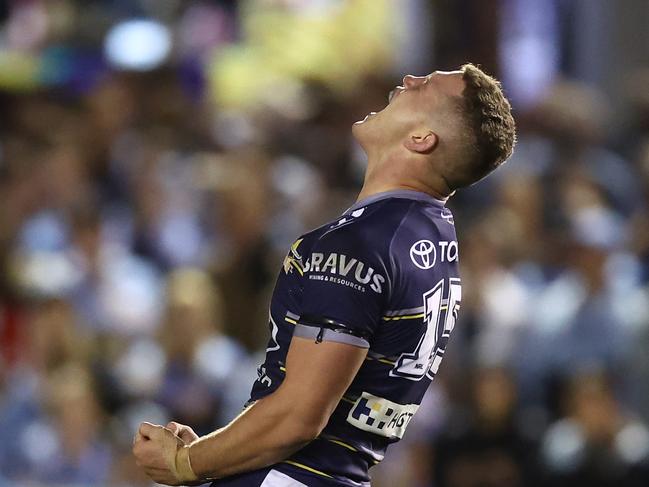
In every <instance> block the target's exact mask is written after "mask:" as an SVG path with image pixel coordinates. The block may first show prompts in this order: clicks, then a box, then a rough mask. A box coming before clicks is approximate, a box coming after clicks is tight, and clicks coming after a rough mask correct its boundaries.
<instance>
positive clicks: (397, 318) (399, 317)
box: [383, 313, 424, 321]
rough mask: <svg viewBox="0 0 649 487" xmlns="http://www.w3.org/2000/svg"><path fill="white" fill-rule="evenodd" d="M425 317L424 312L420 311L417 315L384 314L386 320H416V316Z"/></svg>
mask: <svg viewBox="0 0 649 487" xmlns="http://www.w3.org/2000/svg"><path fill="white" fill-rule="evenodd" d="M423 317H424V313H418V314H416V315H402V316H384V317H383V320H385V321H396V320H414V319H415V318H423Z"/></svg>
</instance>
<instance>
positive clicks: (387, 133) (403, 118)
mask: <svg viewBox="0 0 649 487" xmlns="http://www.w3.org/2000/svg"><path fill="white" fill-rule="evenodd" d="M462 75H463V73H462V71H435V72H433V73H431V74H429V75H428V76H412V75H407V76H405V77H404V78H403V84H402V85H401V86H397V87H396V88H394V90H392V91H391V92H390V93H389V95H388V105H387V106H386V107H385V108H384V109H383V110H381V111H380V112H378V113H377V112H372V113H370V114H369V115H367V116H366V117H365V118H364V119H363V120H361V121H358V122H356V123H355V124H354V126H353V129H352V130H353V133H354V135H355V136H356V137H357V138H358V139H359V141H361V143H363V141H365V140H367V139H369V140H372V139H374V140H380V141H384V142H388V141H394V140H396V139H400V138H401V137H403V135H404V134H405V133H407V132H408V131H409V130H410V129H411V128H412V127H413V126H415V125H417V124H420V123H423V122H425V121H427V120H429V119H430V117H431V115H434V114H435V113H436V112H438V111H439V110H440V109H441V108H442V107H443V106H444V107H445V106H446V104H444V102H445V101H446V100H445V98H447V97H448V96H461V95H462V91H463V90H464V80H463V79H462Z"/></svg>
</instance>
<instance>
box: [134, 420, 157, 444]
mask: <svg viewBox="0 0 649 487" xmlns="http://www.w3.org/2000/svg"><path fill="white" fill-rule="evenodd" d="M158 428H159V427H158V426H156V425H154V424H151V423H147V422H146V421H144V422H143V423H140V428H139V429H138V432H139V433H140V434H141V435H142V436H143V437H144V439H146V440H150V439H151V438H153V436H154V435H155V434H156V433H157V430H158Z"/></svg>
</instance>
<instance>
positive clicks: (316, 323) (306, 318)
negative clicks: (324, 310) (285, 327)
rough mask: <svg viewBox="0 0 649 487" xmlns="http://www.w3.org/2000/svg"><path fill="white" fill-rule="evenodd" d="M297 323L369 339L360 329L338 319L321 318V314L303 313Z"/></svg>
mask: <svg viewBox="0 0 649 487" xmlns="http://www.w3.org/2000/svg"><path fill="white" fill-rule="evenodd" d="M298 323H300V324H301V325H304V326H312V327H314V328H323V329H327V330H332V331H335V332H338V333H346V334H348V335H352V336H355V337H358V338H362V339H364V340H367V341H369V339H370V338H371V337H370V334H369V333H364V332H362V331H360V330H355V329H353V328H349V327H348V326H347V325H345V324H343V323H340V322H339V321H335V320H332V319H330V318H323V317H321V316H312V315H303V316H300V319H299V320H298Z"/></svg>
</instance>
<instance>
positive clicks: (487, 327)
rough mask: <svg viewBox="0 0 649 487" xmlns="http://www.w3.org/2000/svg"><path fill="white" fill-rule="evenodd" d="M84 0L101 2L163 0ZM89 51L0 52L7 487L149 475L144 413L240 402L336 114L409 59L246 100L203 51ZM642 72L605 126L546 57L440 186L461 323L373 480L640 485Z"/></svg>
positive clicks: (645, 305)
mask: <svg viewBox="0 0 649 487" xmlns="http://www.w3.org/2000/svg"><path fill="white" fill-rule="evenodd" d="M0 3H1V7H2V8H1V9H0V12H1V15H2V16H3V18H2V22H3V27H2V32H1V35H0V40H1V42H0V46H4V47H3V49H4V48H6V47H7V45H11V43H12V42H13V43H14V44H16V43H18V44H19V45H18V47H17V48H16V49H17V51H18V52H20V50H21V49H22V50H23V51H25V50H27V51H29V50H34V51H39V52H42V51H43V49H44V46H50V47H51V46H54V45H56V43H57V42H61V38H59V37H57V36H53V37H47V36H45V37H44V38H43V39H41V40H37V41H34V40H33V39H32V40H29V39H27V40H25V39H24V37H29V36H27V35H26V34H25V31H24V30H21V28H22V29H29V28H31V29H38V28H42V26H40V24H38V23H37V22H35V19H36V20H37V19H39V18H41V17H39V16H38V15H36V14H34V11H33V9H34V8H38V7H39V5H40V6H41V7H42V6H43V5H42V4H43V2H37V1H33V2H28V1H25V2H21V1H17V2H0ZM51 3H55V4H56V5H57V6H58V7H60V8H61V9H62V10H65V8H67V9H69V10H70V9H71V11H74V9H77V10H79V9H81V7H80V6H79V4H83V3H84V2H72V1H60V2H51ZM85 3H86V4H88V5H91V6H87V8H88V9H89V11H90V10H91V11H92V12H91V13H92V15H95V16H97V15H98V14H97V12H103V13H104V14H105V15H106V16H109V15H108V12H109V11H111V12H112V11H113V10H110V9H111V8H112V9H114V8H116V7H115V5H118V6H119V5H122V7H123V5H124V4H129V3H131V4H133V3H137V4H140V3H141V4H144V5H145V6H146V5H153V4H155V3H156V2H119V1H114V2H109V1H106V2H102V1H94V2H85ZM242 3H253V4H255V3H259V4H277V5H282V7H281V8H290V7H287V5H289V6H290V5H292V4H299V3H300V2H289V1H287V2H271V1H268V2H264V1H259V2H242ZM306 3H309V2H306ZM310 3H315V4H319V5H324V4H327V3H337V2H310ZM351 3H353V2H351ZM378 3H380V2H377V4H378ZM410 3H412V4H416V3H417V2H410ZM424 3H425V2H424ZM176 4H179V2H173V1H165V2H159V3H157V7H155V8H158V9H160V10H163V8H162V7H161V5H162V6H164V7H165V8H167V9H170V11H173V12H175V13H174V15H176V14H177V15H180V14H179V12H178V11H176V10H174V8H176V9H180V7H178V5H176ZM186 4H191V6H192V7H196V8H198V9H203V10H197V11H193V12H192V11H190V10H187V9H180V10H181V11H182V12H181V13H182V14H183V16H179V19H181V20H179V21H178V25H177V26H176V27H177V29H178V32H177V36H178V37H179V38H180V39H183V37H182V32H183V31H182V29H183V28H185V30H186V31H187V25H188V23H189V22H190V21H195V22H199V21H206V20H205V19H211V20H212V22H214V23H216V24H218V25H220V26H221V29H220V31H219V32H221V33H224V34H223V36H221V37H219V36H211V37H210V36H207V37H209V38H210V41H209V42H212V43H214V45H219V43H223V42H226V43H227V42H233V40H234V39H236V38H240V37H238V36H241V33H237V32H238V31H239V30H240V28H241V25H242V20H241V15H242V13H241V10H240V9H239V8H237V2H227V1H220V2H219V1H215V2H207V1H206V2H186ZM174 5H176V7H174ZM266 6H268V5H266ZM50 7H51V5H50ZM91 7H92V8H91ZM109 7H110V8H109ZM123 8H126V7H123ZM150 8H154V7H150ZM183 8H184V7H183ZM275 8H280V7H278V6H275ZM30 9H32V10H30ZM101 9H105V11H103V10H101ZM42 12H45V13H43V14H42V15H45V17H43V18H45V19H46V20H47V19H49V22H50V23H52V24H53V25H55V26H56V25H60V24H61V22H59V24H56V21H57V19H58V20H61V19H60V18H58V17H57V18H53V17H52V16H55V14H56V13H57V12H59V11H58V10H57V9H53V10H50V11H46V10H43V11H42ZM48 12H49V13H48ZM53 12H54V13H53ZM68 14H69V12H68ZM208 14H210V15H211V16H212V17H209V15H208ZM48 15H49V16H50V17H52V18H50V17H48ZM57 15H58V14H57ZM88 15H90V14H88ZM161 15H162V14H161ZM30 19H31V20H30ZM41 20H42V18H41ZM206 25H208V26H209V25H210V24H206ZM12 29H13V30H12ZM86 30H87V29H86ZM189 31H190V32H194V30H192V29H189ZM55 32H58V34H57V35H58V36H61V35H62V34H61V33H60V31H55ZM185 33H186V32H185ZM77 34H78V33H77ZM87 34H88V33H87V32H86V33H85V34H84V35H87ZM12 36H13V37H12ZM21 36H22V37H21ZM90 37H92V36H90ZM190 37H191V36H190ZM12 39H13V40H12ZM16 39H18V40H16ZM20 39H22V41H21V40H20ZM84 39H85V38H84ZM184 39H185V40H187V38H184ZM191 39H193V40H194V41H195V42H196V43H195V44H193V47H192V48H191V49H194V51H192V52H196V51H197V50H199V47H196V46H197V45H198V44H200V45H201V46H203V44H201V43H200V42H199V40H200V39H199V40H197V39H198V38H197V37H192V38H191ZM203 40H205V39H203ZM20 42H25V43H27V44H25V45H26V46H27V47H25V45H22V44H20ZM30 42H36V44H39V43H40V45H31V44H29V43H30ZM205 42H207V41H205ZM21 46H22V47H21ZM203 47H204V46H203ZM187 49H190V48H187ZM191 49H190V50H191ZM205 49H207V48H205ZM383 54H385V53H383ZM383 54H382V55H383ZM3 56H5V58H6V56H7V54H6V52H4V51H3V53H2V55H0V66H2V69H6V64H3V63H4V61H5V59H3ZM99 57H101V56H99ZM379 58H381V57H380V56H379V57H378V58H377V59H379ZM66 59H67V58H66ZM88 59H89V58H88V57H84V58H83V59H82V61H78V59H77V62H78V63H81V64H82V65H84V66H85V68H84V69H82V70H81V71H80V72H82V73H84V76H82V77H81V78H78V77H75V76H71V77H68V78H66V81H65V83H59V84H57V83H54V84H47V83H40V84H38V85H29V86H18V85H16V84H15V82H16V81H15V80H16V79H15V78H12V77H11V76H9V75H8V74H7V72H3V73H0V85H2V83H3V82H6V80H7V79H12V80H13V81H12V82H11V83H9V84H7V83H8V82H6V83H5V85H4V86H2V89H1V91H0V106H2V111H1V115H0V437H2V438H3V441H2V442H0V487H5V486H7V487H14V486H19V485H20V486H27V485H34V486H42V485H58V486H91V485H92V486H125V487H126V486H133V487H135V486H147V485H150V482H148V481H147V479H146V478H145V477H144V476H143V474H141V473H140V472H139V471H138V470H137V468H136V467H135V464H134V462H133V460H132V457H131V454H130V449H131V441H132V435H133V433H134V431H135V429H136V427H137V424H138V423H139V422H140V421H142V420H149V421H153V422H157V423H162V424H165V423H166V422H167V421H169V420H171V419H174V420H176V421H179V422H182V423H186V424H189V425H191V426H193V427H194V428H195V429H196V431H197V432H198V433H199V434H204V433H207V432H209V431H211V430H213V429H214V428H217V427H219V426H222V425H224V424H225V423H226V422H227V421H229V420H230V419H232V418H233V417H234V416H235V415H236V414H237V413H238V412H239V411H240V409H241V408H242V406H243V404H244V402H245V401H246V399H247V398H248V393H249V390H250V386H251V384H252V381H253V380H254V379H255V378H256V367H257V365H258V364H259V363H260V362H261V359H262V356H263V352H264V347H265V344H266V341H267V339H268V325H267V313H268V311H267V310H268V301H269V297H270V293H271V292H272V287H273V284H274V279H275V275H276V273H277V272H278V270H279V269H280V266H281V263H282V260H283V258H284V255H285V253H286V252H287V250H288V247H289V245H290V243H291V242H292V241H293V239H294V237H295V236H296V235H299V234H300V233H301V232H304V231H306V230H308V229H310V228H313V227H315V226H317V225H320V224H322V223H323V222H325V221H327V220H328V219H333V218H335V217H336V216H337V215H338V214H339V213H340V212H341V211H343V210H344V209H345V208H347V207H348V206H350V205H351V204H352V203H353V201H354V200H355V198H356V195H357V192H358V190H359V189H360V185H361V184H362V177H363V169H364V156H363V154H362V152H361V151H360V148H359V147H358V146H357V145H356V144H355V143H354V141H353V139H352V137H351V133H350V126H351V124H352V123H353V122H354V121H355V120H358V119H360V118H362V117H363V116H364V115H365V114H367V113H368V112H369V111H370V110H375V111H376V110H379V109H381V108H382V107H383V106H384V105H385V103H386V94H387V92H388V91H389V90H390V89H391V88H392V87H393V86H394V85H395V84H398V83H399V80H400V78H399V77H398V76H396V75H395V74H394V72H393V71H391V70H390V69H389V68H388V67H381V69H378V68H377V69H366V70H363V69H361V68H359V70H358V71H357V72H355V73H354V77H355V81H354V82H353V83H350V84H349V85H347V86H345V87H344V89H343V88H341V86H339V85H335V84H332V83H330V82H329V81H328V80H327V79H326V78H323V77H321V76H316V75H315V74H314V75H313V76H303V77H302V78H301V80H300V85H299V87H295V86H292V85H291V86H289V87H288V88H286V87H285V88H286V89H285V90H278V91H277V92H273V93H271V94H268V93H266V95H265V97H266V98H265V102H264V103H259V104H255V105H254V106H253V107H252V108H251V107H243V106H241V107H239V108H237V106H236V103H235V101H236V100H235V101H233V100H224V99H222V98H220V97H219V96H218V90H219V87H218V86H223V84H219V83H217V85H218V86H216V87H212V91H210V88H209V86H208V85H209V82H208V81H206V79H205V76H206V75H205V72H204V71H205V68H204V66H203V64H201V63H200V62H199V63H198V64H196V65H194V64H192V63H191V62H189V61H188V60H187V59H184V60H183V62H176V63H173V62H167V63H165V64H162V65H161V66H159V67H156V68H154V69H151V70H148V71H132V70H118V69H112V68H110V67H109V66H104V65H103V64H102V63H101V62H100V61H97V62H94V61H93V62H91V61H88ZM471 60H475V59H471ZM84 62H86V64H84ZM377 62H378V61H377ZM88 65H90V66H91V67H90V68H89V67H88ZM76 66H77V67H78V64H77V65H76ZM434 67H437V66H432V67H431V69H432V68H434ZM440 67H441V68H453V67H455V66H440ZM79 69H81V68H79ZM211 69H216V70H218V69H219V68H218V66H217V67H212V68H211ZM73 71H74V70H73ZM235 72H236V70H235ZM88 73H92V76H90V75H89V74H88ZM418 74H421V73H418ZM494 74H496V75H497V74H498V73H497V72H496V73H494ZM86 75H87V76H86ZM241 75H242V76H244V75H245V76H246V77H247V78H246V79H241V80H240V81H241V85H242V86H245V87H249V88H247V89H252V87H254V85H255V78H254V72H253V73H252V74H249V73H248V72H247V71H246V70H243V71H242V72H241ZM249 76H253V78H252V79H249V78H248V77H249ZM260 76H261V75H260ZM81 81H83V83H81ZM12 83H14V84H12ZM228 83H230V84H229V85H228ZM228 83H226V84H225V85H227V86H231V85H232V83H234V84H235V85H236V84H237V83H236V77H235V78H234V81H232V80H230V81H228ZM647 86H649V66H645V67H644V68H638V70H637V72H635V73H633V76H631V77H630V78H629V81H628V90H627V94H628V103H629V106H630V107H631V108H630V109H629V110H628V112H627V113H626V119H625V120H624V122H625V123H624V125H623V127H624V130H623V131H620V130H613V128H612V126H611V125H612V124H611V120H612V118H611V117H612V114H611V107H610V100H608V99H607V97H606V95H605V93H604V92H602V91H600V90H598V89H597V88H596V87H594V86H592V85H587V84H584V83H582V82H580V81H578V80H574V79H565V78H556V79H554V80H553V81H552V83H551V84H550V85H549V87H548V89H547V90H546V91H545V92H544V93H543V95H542V96H539V97H538V99H537V100H535V101H534V103H530V104H529V106H526V107H525V109H522V108H521V109H518V108H517V107H515V108H516V117H517V122H518V126H519V140H518V145H517V147H516V151H515V154H514V156H513V157H512V159H511V160H510V161H508V162H507V163H506V164H505V166H504V167H503V168H502V169H501V170H499V171H498V172H497V173H495V174H494V175H492V176H490V177H489V178H488V179H487V180H485V181H483V182H482V183H480V184H479V185H477V186H475V187H471V188H468V189H465V190H463V191H459V192H458V194H457V195H455V196H453V197H452V198H451V199H450V201H449V203H448V206H449V208H451V210H452V211H453V212H454V215H455V222H456V228H457V231H458V237H459V241H460V262H461V266H462V269H461V270H462V278H463V285H464V291H463V296H464V301H463V303H462V311H461V313H460V320H459V322H458V325H457V326H456V328H455V332H454V336H453V338H452V340H451V342H450V345H449V351H448V353H447V354H446V359H445V362H444V364H443V365H442V367H441V371H440V374H439V375H438V376H437V378H436V380H435V381H434V383H433V385H432V386H431V389H430V390H429V393H428V395H427V397H426V399H425V401H424V404H423V405H422V407H421V408H420V410H419V413H418V415H417V416H416V417H415V419H414V420H413V421H412V422H411V425H410V427H409V429H408V433H407V434H406V436H405V438H404V440H403V441H402V442H401V443H399V444H398V445H396V446H394V447H393V448H392V449H391V450H390V453H389V454H388V455H387V458H386V460H385V461H384V462H383V463H382V464H381V465H379V466H377V467H375V468H374V469H373V477H374V482H373V485H375V486H376V487H393V486H397V487H474V486H475V487H478V486H481V487H496V486H498V487H523V486H533V487H534V486H538V487H545V486H548V487H555V486H556V487H563V486H589V487H600V486H601V487H608V486H615V487H627V486H628V487H636V486H637V487H641V486H644V487H646V486H647V485H649V426H648V424H649V90H647ZM289 88H290V89H289ZM505 88H506V89H507V86H505ZM213 90H216V94H214V91H213ZM251 96H253V95H252V94H251ZM255 96H257V95H255ZM244 98H245V97H244ZM226 107H227V109H226Z"/></svg>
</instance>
